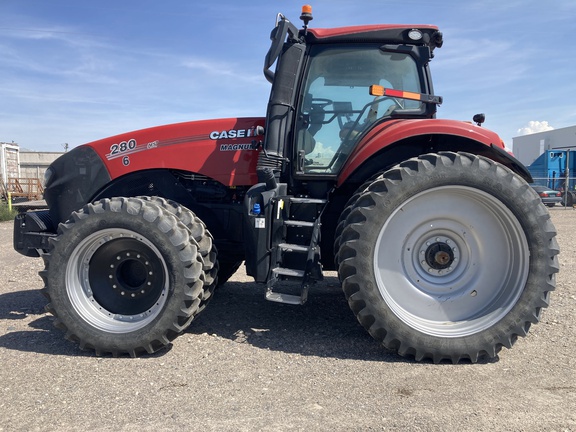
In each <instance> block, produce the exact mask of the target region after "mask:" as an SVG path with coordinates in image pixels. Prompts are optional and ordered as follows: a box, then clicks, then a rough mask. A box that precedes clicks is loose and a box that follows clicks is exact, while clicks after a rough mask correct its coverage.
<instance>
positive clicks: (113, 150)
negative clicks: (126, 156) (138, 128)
mask: <svg viewBox="0 0 576 432" xmlns="http://www.w3.org/2000/svg"><path fill="white" fill-rule="evenodd" d="M136 145H137V143H136V140H135V139H131V140H129V141H122V142H121V143H120V144H112V145H111V146H110V156H114V155H119V154H121V153H125V152H127V151H130V150H134V149H135V148H136Z"/></svg>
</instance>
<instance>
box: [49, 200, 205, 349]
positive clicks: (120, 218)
mask: <svg viewBox="0 0 576 432" xmlns="http://www.w3.org/2000/svg"><path fill="white" fill-rule="evenodd" d="M44 260H45V264H46V268H45V270H44V271H42V272H41V276H42V278H43V279H44V282H45V289H44V293H45V294H46V296H47V297H48V299H49V301H50V303H49V304H48V305H47V310H48V311H49V312H51V313H52V314H53V315H54V316H55V317H56V319H55V325H56V326H57V327H59V328H61V329H63V330H64V331H65V332H66V338H67V339H70V340H73V341H75V342H78V343H79V345H80V347H81V348H82V349H93V350H94V351H95V352H96V354H97V355H103V354H106V353H110V354H112V355H113V356H117V355H120V354H124V353H127V354H129V355H130V356H132V357H134V356H136V355H138V354H140V353H142V352H148V353H153V352H155V351H157V350H159V349H161V348H162V347H164V346H166V345H167V344H168V343H170V341H171V340H173V339H174V338H175V337H176V336H178V335H179V334H180V333H181V332H183V331H184V330H185V329H186V328H187V327H188V326H189V325H190V323H191V321H192V319H193V318H194V316H195V315H196V314H197V313H198V311H199V306H200V303H201V300H202V293H203V291H204V286H205V284H204V281H205V280H206V276H205V274H204V270H203V258H202V255H201V253H200V251H199V247H198V243H196V242H194V241H193V240H192V238H191V236H190V231H189V229H188V228H187V227H186V226H184V224H182V222H180V220H179V219H178V218H177V217H176V216H174V215H173V214H172V213H171V212H169V211H168V210H166V209H164V208H162V206H160V205H157V204H155V203H153V202H149V201H146V200H144V199H138V198H112V199H104V200H101V201H98V202H96V203H94V204H87V205H86V206H85V207H84V208H83V209H82V210H80V211H78V212H74V213H73V214H72V217H71V218H70V219H69V220H68V221H67V222H66V223H65V224H60V226H59V229H58V236H57V237H56V238H55V239H54V240H52V241H51V247H50V250H49V252H48V253H47V254H46V255H45V256H44Z"/></svg>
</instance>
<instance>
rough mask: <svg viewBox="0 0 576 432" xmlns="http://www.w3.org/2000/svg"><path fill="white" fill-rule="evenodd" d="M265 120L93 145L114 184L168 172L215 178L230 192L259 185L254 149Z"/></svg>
mask: <svg viewBox="0 0 576 432" xmlns="http://www.w3.org/2000/svg"><path fill="white" fill-rule="evenodd" d="M256 126H264V119H263V118H230V119H219V120H206V121H197V122H186V123H177V124H172V125H165V126H158V127H153V128H149V129H142V130H138V131H134V132H129V133H125V134H121V135H117V136H114V137H110V138H105V139H102V140H99V141H95V142H92V143H89V144H87V145H89V146H90V147H92V148H93V149H94V150H96V152H97V153H98V155H99V156H100V157H101V158H102V160H103V161H104V162H105V164H106V167H107V168H108V171H109V173H110V175H111V176H112V178H113V179H114V178H117V177H121V176H123V175H126V174H129V173H131V172H136V171H141V170H147V169H155V168H167V169H176V170H183V171H189V172H193V173H198V174H203V175H205V176H208V177H211V178H213V179H214V180H217V181H219V182H221V183H223V184H225V185H227V186H241V185H252V184H254V183H256V181H257V178H256V163H257V160H258V151H257V150H253V149H252V148H251V143H252V141H253V140H255V139H262V137H256V138H255V137H254V130H255V128H256Z"/></svg>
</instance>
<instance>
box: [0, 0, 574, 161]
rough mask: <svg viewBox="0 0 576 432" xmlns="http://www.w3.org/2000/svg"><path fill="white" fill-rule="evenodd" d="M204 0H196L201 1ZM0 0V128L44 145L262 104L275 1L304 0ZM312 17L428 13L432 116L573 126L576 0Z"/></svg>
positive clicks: (511, 132) (402, 3)
mask: <svg viewBox="0 0 576 432" xmlns="http://www.w3.org/2000/svg"><path fill="white" fill-rule="evenodd" d="M198 3H200V5H198ZM198 3H197V2H192V1H185V0H165V1H162V2H159V1H151V0H139V1H133V0H125V1H122V2H119V1H110V0H99V1H91V2H88V1H83V2H80V1H78V0H51V1H46V0H0V141H2V142H12V141H14V142H16V143H18V144H20V146H21V147H23V148H27V149H30V150H38V151H63V148H64V144H65V143H68V145H69V146H70V147H75V146H77V145H79V144H83V143H85V142H89V141H92V140H95V139H99V138H103V137H106V136H109V135H114V134H118V133H121V132H125V131H130V130H134V129H140V128H144V127H149V126H155V125H160V124H166V123H174V122H180V121H188V120H201V119H208V118H219V117H240V116H263V115H264V114H265V112H266V103H267V100H268V94H269V89H270V85H269V84H268V82H267V81H266V79H265V78H264V76H263V75H262V63H263V58H264V55H265V53H266V51H267V49H268V46H269V34H270V30H271V29H272V27H273V25H274V20H275V17H276V13H277V12H282V13H284V14H285V15H286V16H287V17H288V18H290V19H291V20H292V21H293V22H296V23H297V24H298V25H300V21H299V20H298V17H299V15H300V9H301V6H302V5H303V4H305V3H306V2H305V1H293V0H281V1H257V0H254V1H252V2H249V1H238V0H235V1H232V0H213V1H211V2H198ZM311 4H312V6H313V15H314V20H313V21H312V22H311V24H310V25H311V27H338V26H346V25H360V24H377V23H400V24H402V23H404V24H435V25H438V26H439V27H440V30H441V31H442V32H443V33H444V41H445V42H444V46H443V47H442V48H441V49H439V50H437V51H436V57H435V58H434V60H433V61H432V64H431V68H432V73H433V78H434V86H435V92H436V94H438V95H441V96H443V98H444V103H443V105H442V106H441V107H440V108H439V112H438V117H441V118H454V119H459V120H471V119H472V116H473V115H474V114H475V113H479V112H484V113H486V117H487V119H486V123H485V127H488V128H490V129H492V130H494V131H496V132H498V133H499V134H500V135H501V137H502V138H503V139H504V141H505V142H506V144H507V145H508V146H509V147H510V146H511V145H512V137H514V136H518V135H521V134H523V133H526V132H531V131H532V132H539V131H542V130H544V129H546V128H562V127H568V126H573V125H576V102H575V101H574V95H576V55H575V54H576V48H574V33H575V30H576V24H575V23H576V1H574V0H549V1H547V2H543V1H536V0H506V1H502V0H498V1H496V0H482V1H477V2H464V1H461V0H446V1H442V0H440V1H435V2H433V1H429V0H427V1H420V0H394V1H388V0H359V1H350V0H318V1H315V2H311Z"/></svg>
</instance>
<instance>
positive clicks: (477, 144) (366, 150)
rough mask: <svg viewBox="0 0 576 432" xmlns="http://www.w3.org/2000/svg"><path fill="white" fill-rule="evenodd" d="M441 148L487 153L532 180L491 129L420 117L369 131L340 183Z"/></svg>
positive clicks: (356, 150) (344, 168)
mask: <svg viewBox="0 0 576 432" xmlns="http://www.w3.org/2000/svg"><path fill="white" fill-rule="evenodd" d="M439 151H465V152H469V153H474V154H478V155H482V156H486V157H488V158H490V159H493V160H495V161H497V162H499V163H502V164H503V165H505V166H507V167H508V168H510V169H511V170H513V171H514V172H516V173H517V174H519V175H520V176H522V177H523V178H524V179H525V180H526V181H528V182H530V181H531V180H532V177H531V176H530V173H529V172H528V170H527V169H526V168H525V167H524V166H523V165H522V163H521V162H519V161H518V160H517V159H516V158H515V157H514V156H512V155H511V154H510V153H508V152H507V151H506V150H505V147H504V144H503V142H502V140H501V139H500V137H499V136H498V135H497V134H496V133H494V132H492V131H490V130H489V129H486V128H482V127H479V126H476V125H473V124H470V123H467V122H461V121H455V120H438V119H418V120H391V121H387V122H385V123H381V124H380V125H377V126H376V127H375V128H373V129H372V130H371V131H370V132H368V133H367V134H366V136H365V137H364V138H363V139H362V140H361V141H360V143H359V144H358V146H356V148H355V150H354V151H353V152H352V154H351V155H350V157H349V158H348V160H347V162H346V164H345V165H344V167H343V169H342V171H341V173H340V175H339V177H338V182H337V184H338V186H341V185H343V184H344V183H347V182H354V183H362V182H363V181H364V180H366V179H367V178H369V177H370V176H371V175H373V174H374V173H375V172H378V171H384V170H386V169H388V168H390V167H392V166H394V165H396V164H397V163H399V162H402V161H403V160H406V159H409V158H411V157H415V156H418V155H420V154H424V153H436V152H439Z"/></svg>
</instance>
